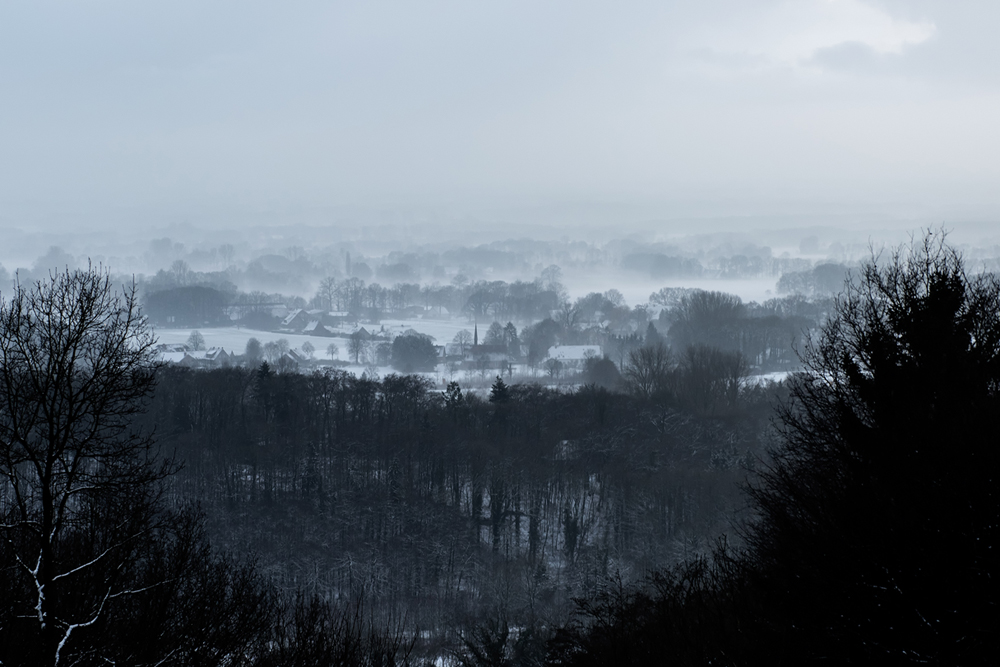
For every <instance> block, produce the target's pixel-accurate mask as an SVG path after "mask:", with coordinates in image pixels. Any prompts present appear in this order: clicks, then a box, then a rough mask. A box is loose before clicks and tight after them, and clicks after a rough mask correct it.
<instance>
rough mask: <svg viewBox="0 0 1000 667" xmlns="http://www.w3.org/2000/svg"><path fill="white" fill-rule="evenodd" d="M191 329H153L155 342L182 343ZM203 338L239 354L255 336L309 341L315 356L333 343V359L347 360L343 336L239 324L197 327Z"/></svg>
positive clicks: (319, 356)
mask: <svg viewBox="0 0 1000 667" xmlns="http://www.w3.org/2000/svg"><path fill="white" fill-rule="evenodd" d="M191 331H192V330H191V329H154V330H153V333H154V334H155V335H156V340H157V342H158V343H186V342H187V339H188V336H190V335H191ZM198 331H199V332H201V335H202V336H204V337H205V347H221V348H224V349H225V350H226V352H232V353H235V354H243V351H244V350H245V349H246V347H247V341H248V340H250V339H251V338H256V339H257V340H259V341H260V342H261V343H262V344H263V343H269V342H271V341H275V340H278V339H279V338H284V339H285V340H287V341H288V344H289V345H290V346H291V347H293V348H295V349H302V344H303V343H305V342H306V341H309V342H310V343H312V346H313V347H315V348H316V352H315V356H316V358H317V359H330V358H331V357H330V356H329V355H328V354H327V352H326V348H327V346H328V345H329V344H330V343H334V344H336V346H337V347H338V348H339V353H338V355H337V356H336V357H333V358H334V359H341V360H345V361H346V360H347V357H348V354H347V341H346V340H345V339H343V338H321V337H319V336H305V335H303V334H293V333H283V332H280V331H257V330H256V329H244V328H242V327H210V328H206V329H198Z"/></svg>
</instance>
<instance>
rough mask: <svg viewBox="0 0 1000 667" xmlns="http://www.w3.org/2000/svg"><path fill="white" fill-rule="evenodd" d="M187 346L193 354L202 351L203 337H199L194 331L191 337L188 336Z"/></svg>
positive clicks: (199, 334)
mask: <svg viewBox="0 0 1000 667" xmlns="http://www.w3.org/2000/svg"><path fill="white" fill-rule="evenodd" d="M187 346H188V347H189V348H191V349H192V350H193V351H195V352H197V351H198V350H204V349H205V337H204V336H203V335H201V332H200V331H198V330H197V329H195V330H194V331H192V332H191V335H190V336H188V339H187Z"/></svg>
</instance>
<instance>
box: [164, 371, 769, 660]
mask: <svg viewBox="0 0 1000 667" xmlns="http://www.w3.org/2000/svg"><path fill="white" fill-rule="evenodd" d="M734 398H736V399H737V400H735V401H734V402H733V404H732V405H731V406H730V409H729V410H727V411H726V412H725V414H724V415H721V416H720V415H719V414H716V415H714V416H711V415H708V414H707V413H705V412H699V411H698V410H696V409H692V408H691V407H690V406H688V405H687V404H685V403H683V402H681V401H679V400H674V399H673V398H671V397H670V396H669V395H657V396H655V397H651V398H646V397H643V396H641V395H638V394H625V393H613V392H609V391H607V390H604V389H600V388H597V387H594V386H588V387H584V388H583V389H581V390H579V391H576V392H572V393H561V392H556V391H552V390H546V389H543V388H541V387H539V386H537V385H516V384H515V385H510V386H508V385H506V384H504V382H503V381H502V380H499V379H498V380H497V381H496V382H495V383H494V386H493V388H492V391H491V392H490V394H489V396H478V395H475V394H469V393H463V392H462V389H461V387H459V386H458V385H457V384H455V383H452V384H451V385H449V386H448V387H447V389H446V391H437V390H434V389H432V387H430V386H429V384H428V383H427V381H426V380H423V379H421V378H419V377H416V376H396V375H390V376H388V377H386V378H384V379H382V380H376V379H372V378H369V377H364V376H363V377H355V376H353V375H349V374H346V373H343V372H338V371H326V372H322V373H313V374H311V375H300V374H294V373H288V374H275V373H273V372H272V371H271V370H270V369H269V368H268V367H267V365H266V364H265V365H263V366H262V367H261V368H260V369H258V370H246V369H240V368H230V369H219V370H212V371H190V370H186V369H181V368H164V369H161V370H160V374H159V385H158V389H157V393H156V397H155V399H154V401H153V403H152V405H151V409H150V412H149V413H148V415H147V418H148V419H149V420H150V422H151V423H155V424H156V425H157V429H158V432H159V437H160V441H161V443H162V444H163V446H165V447H169V448H176V452H177V455H178V456H179V457H180V458H181V459H182V460H183V461H184V462H185V467H184V470H183V471H182V472H181V473H180V474H179V475H177V476H176V477H175V478H174V480H173V483H172V488H173V493H175V494H176V496H177V498H178V499H181V498H183V499H197V500H198V501H199V502H200V503H202V506H203V507H204V508H205V509H206V514H207V517H208V520H209V529H210V532H211V534H212V535H213V537H214V539H215V540H217V541H218V542H219V543H220V544H222V545H224V546H225V547H226V548H228V549H231V550H233V551H234V552H235V553H258V554H260V558H261V560H260V566H261V567H262V568H263V570H264V571H266V572H268V574H269V575H270V576H271V577H272V578H273V579H274V580H275V581H277V582H279V585H281V586H283V587H287V588H295V587H304V588H305V589H306V590H309V591H314V592H317V593H319V594H320V595H322V596H323V597H324V598H328V599H338V598H340V597H351V596H356V595H364V596H365V597H366V599H368V600H369V601H372V603H373V604H377V605H378V607H379V609H380V610H381V611H383V612H385V613H388V612H389V610H393V611H399V610H404V611H405V614H404V615H405V617H406V619H407V622H408V623H409V624H410V625H411V627H413V628H422V629H424V630H426V631H427V632H429V633H430V636H433V637H434V638H435V639H436V640H437V641H440V642H443V643H447V642H449V641H453V640H454V638H455V634H454V631H455V628H462V627H466V626H470V625H472V624H474V623H475V622H478V621H482V620H483V618H484V616H487V615H489V613H491V610H493V611H495V607H496V600H497V599H498V598H497V596H498V595H499V594H500V592H501V589H502V590H503V595H502V596H501V597H503V598H504V599H506V600H508V601H509V604H507V606H506V607H505V608H504V614H505V615H506V617H507V618H508V620H510V622H511V623H515V622H528V621H529V620H531V621H532V622H539V623H543V624H547V625H546V627H551V626H552V625H553V624H555V623H558V622H559V621H560V620H561V619H563V618H564V617H565V614H566V613H567V612H568V610H569V609H570V606H571V605H570V599H571V598H572V597H573V596H578V595H585V594H588V593H590V592H593V591H594V590H596V588H597V587H599V586H600V585H601V584H602V582H605V581H607V580H608V578H609V577H614V576H621V577H624V578H625V579H632V578H635V577H640V576H642V573H644V572H647V571H651V570H653V569H656V568H659V567H663V566H666V565H669V564H671V563H675V562H677V561H679V560H682V559H684V558H687V557H690V556H693V555H697V554H704V553H707V551H708V550H709V549H710V546H711V544H712V542H713V540H714V539H715V537H716V536H718V535H720V534H722V533H723V532H725V531H726V530H727V529H728V527H729V522H730V520H731V519H732V517H733V515H734V512H736V511H737V510H738V508H739V507H740V505H741V502H740V500H739V498H740V493H739V488H738V484H739V482H740V481H741V480H742V479H743V478H744V476H745V475H746V473H747V469H748V468H749V467H752V466H753V465H754V461H755V460H756V459H757V457H758V456H759V454H760V453H761V452H762V451H763V450H764V448H765V447H766V444H767V442H768V438H769V435H768V434H769V430H768V421H767V416H768V414H769V410H770V407H769V406H770V403H769V400H770V399H771V398H772V397H771V396H769V390H767V389H765V388H760V387H749V388H741V389H738V390H737V393H736V395H734ZM529 617H530V618H529ZM540 619H544V622H543V621H542V620H540Z"/></svg>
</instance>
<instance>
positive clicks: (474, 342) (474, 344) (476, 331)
mask: <svg viewBox="0 0 1000 667" xmlns="http://www.w3.org/2000/svg"><path fill="white" fill-rule="evenodd" d="M473 332H474V333H473V334H472V347H479V322H476V326H475V327H474V328H473Z"/></svg>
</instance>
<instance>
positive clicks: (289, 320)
mask: <svg viewBox="0 0 1000 667" xmlns="http://www.w3.org/2000/svg"><path fill="white" fill-rule="evenodd" d="M307 324H309V314H308V313H307V312H306V311H305V310H303V309H302V308H296V309H295V310H293V311H292V312H290V313H288V315H286V316H285V319H283V320H281V328H282V329H289V330H291V331H302V329H304V328H305V326H306V325H307Z"/></svg>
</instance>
